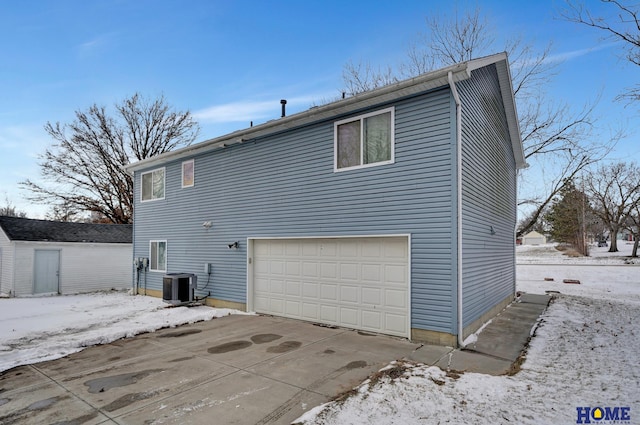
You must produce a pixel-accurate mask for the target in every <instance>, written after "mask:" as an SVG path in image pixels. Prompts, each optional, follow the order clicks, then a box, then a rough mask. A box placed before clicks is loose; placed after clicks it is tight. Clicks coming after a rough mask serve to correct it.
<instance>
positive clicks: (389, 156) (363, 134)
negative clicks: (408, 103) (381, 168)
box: [334, 107, 395, 171]
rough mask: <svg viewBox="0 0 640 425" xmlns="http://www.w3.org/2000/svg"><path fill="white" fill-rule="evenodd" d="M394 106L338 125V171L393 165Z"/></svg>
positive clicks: (335, 166) (336, 169)
mask: <svg viewBox="0 0 640 425" xmlns="http://www.w3.org/2000/svg"><path fill="white" fill-rule="evenodd" d="M394 113H395V110H394V108H393V107H391V108H387V109H383V110H381V111H376V112H372V113H369V114H364V115H360V116H359V117H355V118H349V119H346V120H342V121H337V122H336V123H334V170H335V171H342V170H347V169H354V168H363V167H371V166H375V165H383V164H392V163H393V162H394V159H395V156H394V155H395V152H394V128H393V127H394Z"/></svg>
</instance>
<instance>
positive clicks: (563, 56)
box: [546, 41, 619, 64]
mask: <svg viewBox="0 0 640 425" xmlns="http://www.w3.org/2000/svg"><path fill="white" fill-rule="evenodd" d="M616 44H619V42H617V41H615V42H611V43H602V44H599V45H597V46H595V47H588V48H586V49H578V50H572V51H569V52H563V53H558V54H557V55H550V56H549V57H548V58H547V59H546V62H547V63H550V64H551V63H559V62H566V61H570V60H572V59H576V58H579V57H581V56H585V55H588V54H590V53H595V52H598V51H600V50H605V49H608V48H610V47H613V46H615V45H616Z"/></svg>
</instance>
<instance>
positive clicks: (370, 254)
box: [361, 240, 383, 258]
mask: <svg viewBox="0 0 640 425" xmlns="http://www.w3.org/2000/svg"><path fill="white" fill-rule="evenodd" d="M382 249H383V246H382V245H380V243H378V241H373V240H371V241H364V242H363V243H362V251H361V255H362V257H363V258H380V257H381V250H382Z"/></svg>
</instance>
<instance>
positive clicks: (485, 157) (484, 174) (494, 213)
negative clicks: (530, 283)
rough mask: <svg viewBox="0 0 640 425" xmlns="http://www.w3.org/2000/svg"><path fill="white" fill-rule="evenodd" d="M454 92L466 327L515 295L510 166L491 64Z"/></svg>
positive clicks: (508, 143)
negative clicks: (458, 104) (458, 114)
mask: <svg viewBox="0 0 640 425" xmlns="http://www.w3.org/2000/svg"><path fill="white" fill-rule="evenodd" d="M458 90H459V93H460V98H461V100H462V104H463V111H462V114H463V116H462V139H463V142H462V160H463V164H462V198H463V199H462V235H463V237H462V267H463V270H462V275H463V291H462V292H463V316H464V317H463V325H464V326H465V327H466V326H468V325H469V324H471V323H473V321H475V320H477V319H478V318H480V316H481V315H482V314H484V313H485V312H486V311H487V310H489V309H490V308H492V307H493V306H495V305H496V304H497V303H499V302H500V301H502V300H504V299H505V298H507V297H508V296H510V295H513V294H514V292H515V291H514V289H515V286H514V285H515V248H514V229H515V224H516V166H515V161H514V155H513V151H512V147H511V146H512V145H511V140H510V139H509V132H508V128H507V123H506V120H505V113H504V109H503V106H502V105H503V102H502V99H501V94H500V88H499V85H498V80H497V74H496V71H495V66H494V65H491V66H489V67H486V68H481V69H479V70H476V71H474V72H473V74H472V78H471V79H470V80H466V81H463V82H461V83H459V85H458ZM491 229H493V232H494V234H492V231H491Z"/></svg>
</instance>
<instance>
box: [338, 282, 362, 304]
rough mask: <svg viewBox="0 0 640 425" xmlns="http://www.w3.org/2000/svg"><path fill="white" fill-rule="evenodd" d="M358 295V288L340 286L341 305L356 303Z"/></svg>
mask: <svg viewBox="0 0 640 425" xmlns="http://www.w3.org/2000/svg"><path fill="white" fill-rule="evenodd" d="M359 293H360V288H358V287H357V286H341V287H340V301H341V302H343V303H357V302H358V298H359V297H358V294H359Z"/></svg>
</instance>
